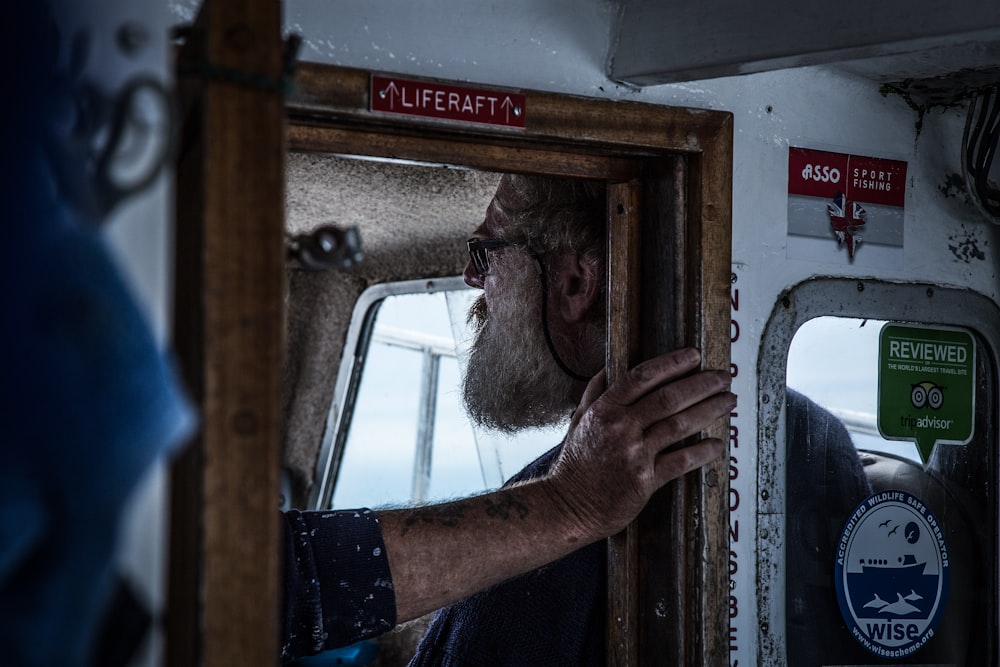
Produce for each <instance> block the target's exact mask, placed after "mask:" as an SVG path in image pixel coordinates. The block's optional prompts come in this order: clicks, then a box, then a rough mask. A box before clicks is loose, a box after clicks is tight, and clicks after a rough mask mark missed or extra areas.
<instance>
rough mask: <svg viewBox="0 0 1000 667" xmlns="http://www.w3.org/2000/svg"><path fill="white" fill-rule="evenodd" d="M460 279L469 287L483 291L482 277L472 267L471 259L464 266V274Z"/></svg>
mask: <svg viewBox="0 0 1000 667" xmlns="http://www.w3.org/2000/svg"><path fill="white" fill-rule="evenodd" d="M462 278H463V279H464V280H465V284H466V285H468V286H469V287H478V288H479V289H483V277H482V276H481V275H479V272H478V271H476V267H475V266H474V265H473V263H472V260H471V259H470V260H469V261H468V262H466V264H465V272H464V273H463V274H462Z"/></svg>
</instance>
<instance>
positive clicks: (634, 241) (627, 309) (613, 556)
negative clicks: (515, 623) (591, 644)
mask: <svg viewBox="0 0 1000 667" xmlns="http://www.w3.org/2000/svg"><path fill="white" fill-rule="evenodd" d="M640 199H641V186H640V183H639V182H638V181H629V182H627V183H613V184H609V185H608V285H609V287H608V340H607V371H608V384H609V385H610V384H611V383H613V382H615V381H616V380H617V379H618V378H620V377H621V376H622V375H623V374H624V373H625V371H627V370H628V369H629V367H630V366H632V365H633V364H634V363H635V361H636V353H637V350H638V344H639V202H640ZM637 563H638V527H637V525H636V523H635V522H632V523H631V524H630V525H629V526H627V527H626V528H625V530H624V531H622V532H621V533H619V534H618V535H614V536H612V537H611V538H610V539H609V540H608V630H607V632H608V635H607V658H608V659H607V664H608V665H613V666H615V667H625V666H626V665H637V664H639V663H638V642H637V638H638V633H637V631H638V580H637V576H638V566H637Z"/></svg>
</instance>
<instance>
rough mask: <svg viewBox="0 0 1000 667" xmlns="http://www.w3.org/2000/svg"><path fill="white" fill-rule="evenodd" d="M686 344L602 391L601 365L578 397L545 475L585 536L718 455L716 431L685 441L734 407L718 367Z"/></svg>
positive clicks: (607, 531) (620, 520)
mask: <svg viewBox="0 0 1000 667" xmlns="http://www.w3.org/2000/svg"><path fill="white" fill-rule="evenodd" d="M700 361H701V356H700V355H699V353H698V351H697V350H694V349H691V348H687V349H682V350H676V351H674V352H670V353H668V354H664V355H662V356H659V357H656V358H654V359H650V360H648V361H645V362H643V363H641V364H639V365H638V366H636V367H635V368H633V369H631V370H629V371H628V372H627V373H626V374H625V375H624V376H623V377H622V378H621V379H620V380H619V381H617V382H615V383H614V384H613V385H612V386H611V387H609V388H608V389H607V390H606V391H605V390H604V384H605V374H604V372H603V371H602V372H601V373H599V374H598V375H597V376H596V377H594V379H592V380H591V381H590V384H588V386H587V390H586V392H585V393H584V395H583V398H582V399H581V402H580V406H579V408H578V409H577V411H576V413H575V415H574V417H573V421H572V422H571V424H570V429H569V433H568V434H567V436H566V441H565V444H564V445H563V449H562V452H561V454H560V456H559V458H558V460H557V461H556V462H555V464H554V465H553V467H552V470H551V472H550V474H549V481H550V482H551V483H552V485H553V488H554V490H555V493H556V494H557V495H558V497H559V498H560V499H561V500H562V503H563V505H564V507H565V508H566V512H567V513H568V514H570V515H571V517H574V518H575V520H576V521H578V522H579V526H580V529H581V536H580V537H581V539H582V540H584V541H590V540H593V539H598V538H601V537H606V536H608V535H612V534H614V533H616V532H618V531H619V530H621V529H622V528H624V527H625V526H626V525H627V524H628V523H629V522H630V521H631V520H632V519H633V518H635V516H636V515H638V513H639V512H640V511H641V510H642V508H643V507H645V505H646V503H647V501H648V500H649V498H650V496H652V495H653V493H654V492H655V491H656V490H657V489H659V488H660V487H662V486H663V485H664V484H666V483H667V482H668V481H670V480H672V479H676V478H677V477H680V476H681V475H683V474H684V473H686V472H689V471H691V470H694V469H695V468H699V467H701V466H703V465H705V464H706V463H708V462H709V461H712V460H713V459H715V458H717V457H718V456H719V455H720V454H721V453H722V451H723V449H724V443H723V442H722V441H721V440H719V439H718V438H705V439H702V440H699V441H698V442H696V443H694V444H691V445H689V446H685V447H674V445H676V444H677V443H678V442H680V441H682V440H684V439H685V438H688V437H690V436H693V435H696V434H697V433H699V432H701V431H703V430H704V429H705V428H706V427H707V426H708V425H709V424H711V423H712V422H714V421H715V420H717V419H718V418H720V417H722V416H724V415H726V414H728V413H729V412H730V411H731V410H732V409H733V408H734V407H735V406H736V396H735V394H733V393H731V392H730V391H729V387H730V385H731V378H730V376H729V374H728V373H726V372H724V371H699V372H692V371H695V369H697V368H698V365H699V363H700Z"/></svg>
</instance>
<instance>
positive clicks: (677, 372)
mask: <svg viewBox="0 0 1000 667" xmlns="http://www.w3.org/2000/svg"><path fill="white" fill-rule="evenodd" d="M700 363H701V354H700V353H699V352H698V350H696V349H694V348H691V347H686V348H683V349H680V350H674V351H673V352H668V353H666V354H661V355H660V356H658V357H653V358H652V359H647V360H646V361H644V362H642V363H641V364H638V365H637V366H635V367H634V368H631V369H629V371H628V372H627V373H626V374H625V376H624V377H622V378H620V379H619V380H617V381H616V382H615V383H614V384H613V385H612V386H611V387H609V388H608V391H607V397H608V400H611V401H614V402H615V403H617V404H618V405H631V404H632V403H635V402H636V401H637V400H639V399H640V398H642V397H643V396H645V395H646V394H647V393H649V392H650V391H652V390H654V389H656V388H657V387H659V386H660V385H662V384H664V383H665V382H669V381H671V380H676V379H677V378H680V377H682V376H683V375H685V374H687V373H690V372H691V371H693V370H695V369H696V368H698V364H700Z"/></svg>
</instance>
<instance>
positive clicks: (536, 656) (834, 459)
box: [410, 176, 870, 667]
mask: <svg viewBox="0 0 1000 667" xmlns="http://www.w3.org/2000/svg"><path fill="white" fill-rule="evenodd" d="M605 210H606V203H605V196H604V188H603V185H602V184H595V183H587V182H583V181H574V180H568V179H550V178H540V177H526V176H504V177H503V178H502V179H501V182H500V185H499V187H498V189H497V192H496V195H495V197H494V199H493V201H492V202H491V203H490V206H489V208H488V210H487V212H486V218H485V220H484V221H483V224H482V225H480V227H479V228H478V229H477V230H476V238H475V239H472V240H470V241H469V247H470V254H471V255H472V261H470V263H469V264H468V265H467V267H466V271H465V281H466V282H467V283H468V284H469V285H470V286H472V287H477V288H480V289H482V290H483V294H482V295H481V296H480V297H479V298H478V300H477V301H476V303H475V304H474V307H473V308H472V309H471V312H470V318H472V321H473V322H474V323H475V324H476V325H477V327H478V333H477V337H476V340H475V343H474V345H473V350H472V354H471V356H470V360H469V364H468V368H467V373H466V377H465V392H464V399H465V403H466V408H467V410H468V412H469V414H470V415H471V416H472V417H473V419H474V420H475V421H477V422H478V423H480V424H481V425H483V426H487V427H491V428H496V429H500V430H502V431H506V432H508V433H513V432H516V431H517V430H519V429H521V428H524V427H528V426H540V425H547V424H552V423H557V422H559V421H560V420H563V419H567V418H568V417H569V415H570V414H571V411H572V410H573V408H574V407H575V406H576V404H577V402H578V401H579V400H580V397H581V395H584V391H585V383H586V381H587V379H588V378H589V376H591V375H594V374H595V373H597V371H598V370H599V369H600V368H601V367H602V365H603V363H604V357H605V342H604V341H605V324H604V323H605V312H606V311H605V303H606V297H605V294H604V285H605V275H606V269H605V259H604V258H605V251H606V236H605V231H604V230H605V223H604V211H605ZM683 353H685V352H684V351H682V352H681V354H683ZM593 388H594V387H593V384H591V386H590V387H589V388H587V390H586V391H587V392H588V393H589V392H591V391H592V390H593ZM586 404H587V399H586V396H585V395H584V399H583V402H582V403H581V409H583V407H584V406H585V405H586ZM787 414H788V419H789V429H788V437H789V444H788V450H789V453H788V460H787V463H788V466H789V469H790V470H792V471H794V473H793V474H792V476H791V478H790V479H791V480H792V481H791V482H790V489H791V491H796V490H800V489H806V488H808V489H809V494H810V495H811V496H815V497H816V498H821V499H822V500H821V501H816V502H820V504H821V505H822V507H823V510H822V511H816V508H815V507H813V508H811V509H810V510H808V511H804V510H796V511H794V512H790V522H791V524H792V525H793V527H799V526H802V525H806V526H817V525H826V524H828V523H831V522H835V521H836V520H837V519H838V518H839V517H842V516H844V515H845V513H846V512H849V511H851V510H852V509H853V508H854V507H855V505H856V504H857V503H858V502H860V500H861V499H863V498H865V497H866V495H867V493H868V492H869V491H870V486H869V485H868V482H867V479H866V478H865V475H864V472H863V470H862V466H861V463H860V459H859V458H858V455H857V452H856V451H855V450H854V446H853V444H852V443H851V439H850V436H849V435H848V433H847V431H846V429H845V428H844V427H843V425H842V424H841V423H840V422H839V421H838V420H836V418H835V417H833V415H831V414H830V413H828V412H827V411H825V410H823V409H822V408H820V407H819V406H818V405H816V404H815V403H813V402H812V401H810V400H809V399H808V398H806V397H804V396H802V395H800V394H798V393H796V392H792V391H789V396H788V412H787ZM575 419H576V417H575V416H574V422H575ZM571 433H572V430H571ZM569 446H570V443H569V441H568V440H567V441H565V442H564V444H563V445H560V446H557V447H555V448H553V449H552V450H550V451H549V452H547V453H545V454H544V455H542V456H541V457H540V458H539V459H537V460H536V461H534V462H533V463H531V464H529V465H528V466H526V467H525V468H524V470H522V471H521V472H520V473H518V474H517V475H516V476H515V477H514V478H513V479H512V480H511V481H510V482H508V486H509V487H513V488H516V486H517V485H519V484H523V483H525V482H526V481H527V480H532V479H538V478H544V477H545V476H546V475H551V474H553V473H554V472H558V470H559V469H560V468H561V467H562V466H564V465H565V462H566V460H567V459H568V458H571V456H572V455H571V454H569V452H568V449H567V448H568V447H569ZM817 461H818V462H820V463H821V465H817ZM595 484H596V486H595V487H592V490H591V495H592V496H593V501H592V503H590V504H591V505H592V506H593V505H597V506H599V504H600V503H601V502H607V501H605V500H600V498H602V497H604V492H605V491H607V488H606V485H612V486H615V483H614V482H613V481H612V480H610V479H602V480H598V481H597V482H595ZM804 495H805V494H803V493H799V495H798V496H797V497H804ZM578 501H579V502H582V503H584V504H587V501H588V498H587V494H586V493H585V492H583V494H582V495H581V496H580V498H579V499H578ZM837 525H838V526H839V525H840V524H837ZM791 532H793V533H794V532H795V531H794V530H793V531H791ZM798 537H799V534H798V533H795V534H794V535H792V536H791V538H790V541H789V545H788V549H789V560H790V562H792V563H793V564H792V565H790V566H789V572H790V573H792V575H793V576H791V577H790V579H789V585H788V598H789V602H790V605H791V607H792V608H793V609H795V610H799V609H801V608H802V606H803V600H805V599H812V600H815V599H816V597H818V596H817V595H816V588H815V582H816V581H817V580H821V581H826V580H829V581H830V582H832V580H833V577H832V572H827V571H828V570H831V569H832V564H833V562H834V559H833V557H832V551H833V549H834V548H835V545H836V535H835V534H833V533H830V532H829V531H823V533H822V534H816V535H812V534H810V536H809V539H798ZM580 546H581V548H579V549H577V550H575V551H573V552H572V553H570V554H568V555H566V556H564V557H563V558H561V559H559V560H556V561H555V562H553V563H551V564H549V565H546V566H543V567H541V568H538V569H535V570H532V571H530V572H527V573H525V574H522V575H519V576H517V577H514V578H511V579H507V580H506V581H504V582H502V583H500V584H498V585H495V586H493V587H491V588H489V589H487V590H485V591H482V592H480V593H478V594H476V595H472V596H470V597H468V598H466V599H464V600H461V601H460V602H457V603H455V604H453V605H451V606H450V607H447V608H445V609H442V610H441V611H439V612H438V613H437V615H436V616H435V617H434V620H433V621H432V622H431V625H430V627H429V628H428V630H427V632H426V633H425V634H424V637H423V638H422V640H421V642H420V645H419V646H418V648H417V652H416V655H415V656H414V658H413V660H412V661H411V662H410V667H432V666H434V667H438V666H448V667H467V666H468V667H471V666H473V665H489V666H490V667H505V666H510V667H514V666H517V667H523V666H525V665H545V667H558V666H562V665H564V666H566V667H570V666H574V667H575V666H579V665H584V666H587V665H594V666H598V665H604V664H605V656H606V649H605V629H606V627H607V623H606V613H607V601H606V597H607V595H606V593H607V583H606V582H607V579H606V572H607V569H606V568H607V547H606V545H605V544H604V542H603V541H593V542H590V543H589V544H587V545H583V544H581V545H580ZM818 561H821V566H822V567H819V568H817V567H816V564H817V562H818ZM806 564H808V565H806ZM806 567H808V568H811V569H810V570H809V575H810V576H809V577H806V576H804V575H805V572H804V571H803V568H806ZM823 567H825V569H823ZM793 570H794V573H793V572H792V571H793ZM813 570H817V571H818V574H817V573H814V572H813ZM824 574H826V575H827V576H825V577H824ZM799 575H802V576H799ZM827 592H828V591H827ZM829 597H830V599H833V597H832V596H829ZM834 606H835V605H834ZM810 609H812V607H810ZM835 612H836V610H835V609H833V610H832V611H831V610H830V609H826V608H824V609H823V610H822V611H821V613H818V614H813V615H814V616H817V617H818V621H819V624H818V625H817V619H803V618H802V614H801V613H799V612H798V611H795V612H794V613H791V614H790V617H789V618H790V622H792V623H794V624H795V626H796V627H804V626H806V625H808V626H809V627H812V628H816V627H819V628H827V627H831V626H833V625H835V622H836V621H837V618H836V614H835ZM824 623H825V624H824ZM822 634H823V633H822V632H813V633H812V634H806V633H802V634H801V637H802V638H803V640H804V641H805V642H807V643H809V644H810V645H811V648H808V649H807V650H810V651H812V653H813V654H816V655H826V656H829V655H833V654H834V653H835V652H836V651H837V650H839V649H838V647H837V646H836V645H835V643H834V642H826V643H824V644H821V645H818V644H817V642H816V640H815V637H816V636H817V635H822ZM842 639H844V638H843V637H841V638H838V640H837V643H839V644H841V645H843V644H844V643H845V642H844V641H841V640H842ZM800 643H801V642H800ZM847 643H849V644H853V642H849V641H848V642H847ZM817 645H818V646H821V649H820V651H819V652H818V653H817V652H816V650H815V648H816V646H817ZM791 648H792V649H794V650H795V651H796V655H802V654H803V650H802V649H803V647H800V646H798V645H796V646H793V647H791ZM824 651H825V654H824ZM824 664H825V663H824Z"/></svg>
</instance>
